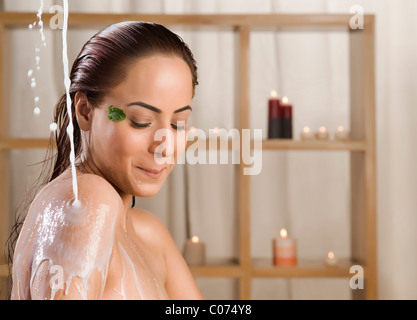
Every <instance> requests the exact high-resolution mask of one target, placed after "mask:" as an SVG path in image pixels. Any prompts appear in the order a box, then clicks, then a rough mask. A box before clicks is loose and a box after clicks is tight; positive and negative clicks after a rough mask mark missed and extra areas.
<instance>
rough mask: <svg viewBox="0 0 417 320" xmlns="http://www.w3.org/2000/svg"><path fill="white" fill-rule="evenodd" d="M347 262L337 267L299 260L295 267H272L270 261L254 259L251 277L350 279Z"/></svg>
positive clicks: (349, 263)
mask: <svg viewBox="0 0 417 320" xmlns="http://www.w3.org/2000/svg"><path fill="white" fill-rule="evenodd" d="M354 264H355V263H352V262H350V261H348V260H345V261H343V260H342V261H340V263H339V264H338V265H337V266H327V265H326V264H325V263H324V261H309V260H301V261H299V263H298V265H297V266H274V265H273V264H272V262H271V261H270V260H267V259H254V260H253V265H252V276H253V277H259V278H268V277H279V278H314V277H352V276H353V274H351V273H350V272H349V271H350V267H351V266H352V265H354Z"/></svg>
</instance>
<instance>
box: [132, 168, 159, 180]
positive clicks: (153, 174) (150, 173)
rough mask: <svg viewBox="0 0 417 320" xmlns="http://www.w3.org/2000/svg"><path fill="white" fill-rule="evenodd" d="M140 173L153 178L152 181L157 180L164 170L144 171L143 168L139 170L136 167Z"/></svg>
mask: <svg viewBox="0 0 417 320" xmlns="http://www.w3.org/2000/svg"><path fill="white" fill-rule="evenodd" d="M137 168H138V169H139V170H140V171H141V172H143V173H144V174H145V175H147V176H149V177H151V178H153V179H157V178H159V177H160V176H162V174H163V173H164V171H165V168H162V169H160V170H157V169H145V168H141V167H137Z"/></svg>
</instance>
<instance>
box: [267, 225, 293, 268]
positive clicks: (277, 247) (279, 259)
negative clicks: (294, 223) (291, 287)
mask: <svg viewBox="0 0 417 320" xmlns="http://www.w3.org/2000/svg"><path fill="white" fill-rule="evenodd" d="M273 256H274V265H276V266H295V265H297V242H296V240H294V239H292V238H290V237H288V233H287V230H286V229H284V228H282V229H281V231H280V236H279V237H277V238H275V239H274V240H273Z"/></svg>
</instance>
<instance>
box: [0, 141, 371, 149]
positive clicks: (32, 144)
mask: <svg viewBox="0 0 417 320" xmlns="http://www.w3.org/2000/svg"><path fill="white" fill-rule="evenodd" d="M193 143H195V142H193V141H192V142H188V144H187V148H189V147H190V146H191V145H192V144H193ZM48 145H49V139H26V138H8V139H0V150H2V149H3V150H7V149H43V148H47V147H48ZM253 145H254V144H253V141H252V142H251V146H252V148H253ZM215 147H217V149H218V150H220V149H223V148H222V146H221V144H220V141H218V142H217V144H215ZM206 148H207V149H212V147H211V146H210V140H209V139H207V140H206ZM234 148H236V146H234V145H233V143H232V141H231V139H229V140H228V143H227V149H228V150H233V149H234ZM262 150H271V151H272V150H306V151H307V150H322V151H366V144H365V142H364V141H359V140H358V141H297V140H285V139H265V140H263V141H262Z"/></svg>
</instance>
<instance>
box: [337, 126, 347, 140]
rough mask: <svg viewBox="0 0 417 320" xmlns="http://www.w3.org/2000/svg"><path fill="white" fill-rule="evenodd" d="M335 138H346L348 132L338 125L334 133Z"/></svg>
mask: <svg viewBox="0 0 417 320" xmlns="http://www.w3.org/2000/svg"><path fill="white" fill-rule="evenodd" d="M334 138H335V140H348V139H349V132H348V131H346V130H345V129H344V128H343V126H338V127H337V131H336V132H335V134H334Z"/></svg>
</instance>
